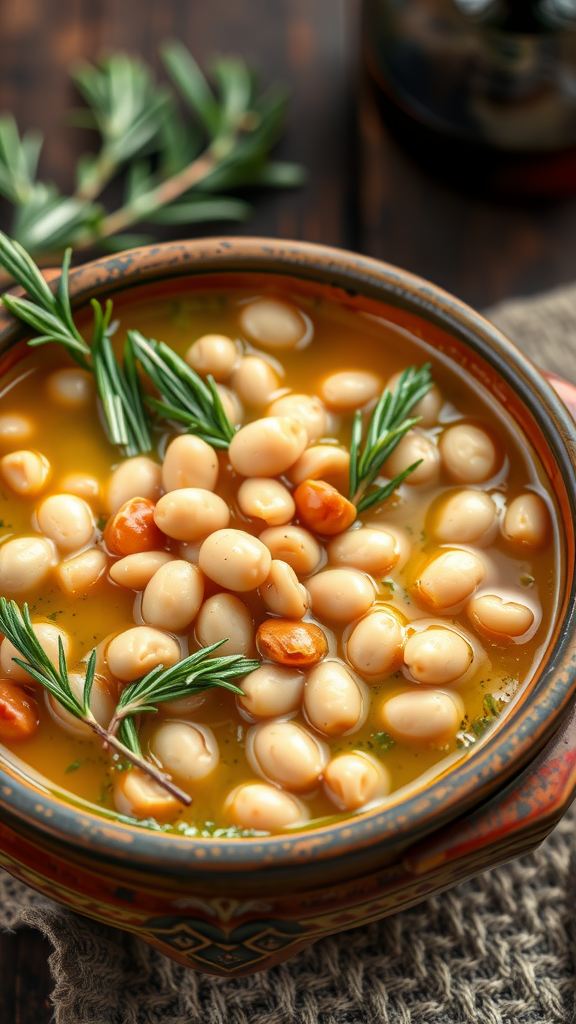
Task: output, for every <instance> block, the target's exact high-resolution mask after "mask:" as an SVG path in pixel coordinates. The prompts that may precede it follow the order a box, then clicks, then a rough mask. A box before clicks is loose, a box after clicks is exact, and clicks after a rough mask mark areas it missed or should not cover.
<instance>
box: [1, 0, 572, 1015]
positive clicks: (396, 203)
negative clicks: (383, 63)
mask: <svg viewBox="0 0 576 1024" xmlns="http://www.w3.org/2000/svg"><path fill="white" fill-rule="evenodd" d="M1 9H2V29H1V32H0V111H2V110H11V111H12V112H13V113H14V114H15V115H16V118H17V120H18V123H19V125H20V127H21V128H27V127H30V126H39V127H40V128H42V130H43V131H44V133H45V137H46V143H45V149H44V152H43V156H42V162H41V172H42V176H43V177H45V178H47V179H53V180H54V181H56V182H57V183H58V184H59V185H60V187H62V188H70V187H71V184H72V170H73V166H74V157H75V156H77V155H78V153H79V152H81V151H82V150H83V149H85V148H87V147H89V146H90V137H89V135H88V134H86V133H79V132H76V131H73V130H71V129H69V128H67V127H66V125H65V123H64V117H63V115H64V111H65V110H66V108H68V107H69V106H70V105H71V103H72V102H73V99H74V96H73V89H72V87H71V85H70V82H69V80H68V78H67V74H66V68H67V66H68V65H69V64H70V63H71V62H72V61H73V60H75V59H77V58H78V57H86V58H92V57H94V56H96V55H97V54H98V53H99V52H100V51H102V50H104V49H112V48H126V49H128V50H130V51H132V52H136V53H140V54H142V55H143V56H144V57H145V58H146V59H147V60H149V61H152V62H153V63H154V64H155V65H156V67H158V62H157V57H156V47H157V43H158V41H159V40H160V39H163V38H166V37H169V36H176V37H177V38H179V39H182V40H183V41H184V42H185V43H186V44H187V45H188V46H189V47H190V48H191V49H192V51H193V52H194V54H195V55H196V57H197V58H198V59H199V60H200V61H201V62H203V61H205V60H206V59H207V58H209V56H210V55H211V54H213V53H214V52H223V53H231V52H232V53H240V54H242V55H243V56H245V57H247V58H249V59H250V60H252V61H253V62H254V63H255V64H256V65H257V66H258V67H259V68H260V71H261V74H262V78H263V80H264V81H265V82H270V81H272V80H275V79H282V80H284V81H286V82H287V83H288V84H290V85H291V87H292V89H293V101H292V105H291V109H290V119H289V124H288V126H287V132H286V136H285V138H284V140H283V142H282V143H281V145H280V147H279V153H280V154H281V155H283V156H285V157H286V158H289V159H297V160H301V161H302V162H303V163H304V164H305V165H306V166H307V167H308V169H309V172H310V181H309V184H308V185H307V186H306V187H305V188H303V189H301V190H299V191H298V192H293V193H281V194H278V193H270V194H269V195H267V196H264V197H263V198H262V199H261V200H259V201H258V206H257V211H256V214H255V216H254V219H253V220H252V221H251V223H250V224H249V225H248V226H246V227H244V226H243V227H242V228H241V229H240V230H242V231H244V232H249V233H253V234H261V235H273V236H284V237H293V238H304V239H307V240H309V241H314V242H326V243H330V244H333V245H339V246H343V247H347V248H353V249H357V250H360V251H362V252H365V253H367V254H369V255H372V256H376V257H379V258H381V259H385V260H388V261H390V262H392V263H398V264H401V265H402V266H404V267H406V268H407V269H409V270H412V271H414V272H415V273H418V274H421V275H423V276H424V277H428V278H431V279H432V280H434V281H436V282H437V283H439V284H441V285H442V286H444V287H445V288H447V289H449V290H450V291H452V292H455V293H456V294H457V295H459V296H460V297H461V298H463V299H464V300H466V301H468V302H470V303H471V304H473V305H476V306H478V307H485V306H488V305H491V304H492V303H495V302H498V301H500V300H502V299H505V298H506V297H508V296H511V295H522V294H531V293H534V292H536V291H540V290H543V289H546V288H550V287H553V286H555V285H558V284H561V283H563V282H567V281H571V280H573V279H574V278H575V277H576V198H563V199H561V200H558V201H553V200H548V201H546V202H539V203H535V202H528V201H524V202H517V203H514V204H513V203H511V202H510V201H508V202H503V201H500V202H498V201H495V200H487V199H483V198H475V197H471V196H470V195H465V194H463V193H458V192H456V191H454V190H453V189H450V188H448V187H445V186H444V185H442V184H441V183H439V182H438V181H436V180H433V179H432V178H431V177H429V175H428V174H427V173H425V172H424V171H423V170H422V169H421V168H420V167H419V166H418V164H417V163H415V162H414V161H413V160H412V159H411V158H409V157H408V156H407V155H406V154H405V153H404V152H403V151H402V150H401V149H400V148H399V147H398V145H397V144H396V143H395V142H394V141H393V140H392V138H391V137H390V135H389V134H388V132H387V130H386V129H385V128H384V126H383V125H382V123H381V120H380V118H379V116H378V113H377V111H376V109H375V105H374V101H373V99H372V96H371V93H370V91H369V89H368V87H367V85H366V82H365V81H364V80H363V78H362V75H361V74H360V73H359V72H360V58H359V0H273V2H271V0H210V2H209V3H205V2H202V0H162V2H158V0H122V3H118V2H117V0H17V2H16V0H10V2H8V0H6V2H5V3H3V4H2V8H1ZM8 214H9V211H8V209H7V207H6V206H5V205H4V206H3V205H2V204H0V225H1V226H2V227H4V228H7V227H8V226H9V217H8ZM219 230H220V231H221V230H222V229H221V228H220V229H219ZM226 230H228V229H226ZM232 230H234V229H232ZM49 952H50V950H49V946H48V943H47V942H45V941H44V940H42V939H41V938H40V937H39V936H38V934H37V933H35V932H32V931H26V930H24V931H21V932H19V933H16V934H11V935H6V934H0V1024H13V1022H14V1024H44V1022H46V1021H48V1020H49V1019H50V1015H51V1010H50V1006H49V1001H48V994H49V992H50V989H51V979H50V974H49V970H48V964H47V960H48V955H49ZM79 1024H83V1022H79ZM102 1024H107V1022H102Z"/></svg>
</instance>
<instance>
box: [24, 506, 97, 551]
mask: <svg viewBox="0 0 576 1024" xmlns="http://www.w3.org/2000/svg"><path fill="white" fill-rule="evenodd" d="M37 519H38V526H39V527H40V529H41V530H42V533H44V534H45V535H46V537H49V538H50V540H52V541H54V543H55V545H56V547H57V548H58V549H59V550H60V551H64V552H71V551H78V550H79V549H80V548H83V547H85V546H86V544H89V543H90V541H91V540H92V539H93V538H94V529H95V523H94V517H93V515H92V510H91V508H90V506H89V505H88V504H87V503H86V502H85V501H83V499H82V498H77V497H76V496H75V495H74V494H52V495H51V496H50V497H49V498H45V499H44V501H43V502H42V504H41V505H40V507H39V509H38V511H37Z"/></svg>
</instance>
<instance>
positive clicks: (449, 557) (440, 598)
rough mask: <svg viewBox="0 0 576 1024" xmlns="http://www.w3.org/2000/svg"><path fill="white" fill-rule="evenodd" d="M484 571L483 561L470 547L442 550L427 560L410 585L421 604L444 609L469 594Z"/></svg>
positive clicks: (460, 601) (469, 595)
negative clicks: (430, 559)
mask: <svg viewBox="0 0 576 1024" xmlns="http://www.w3.org/2000/svg"><path fill="white" fill-rule="evenodd" d="M485 575H486V567H485V565H484V563H483V562H482V561H481V560H480V559H479V558H478V556H477V555H474V554H472V552H471V551H461V550H459V549H456V550H454V551H443V552H442V554H440V555H437V556H436V557H435V558H433V559H432V561H431V562H428V564H427V565H426V566H425V567H424V569H423V570H422V572H421V573H420V575H419V577H418V578H417V579H416V581H415V584H414V586H415V590H416V594H417V596H418V599H419V600H420V601H421V602H422V603H423V604H425V605H427V606H428V607H429V608H432V609H438V610H444V609H446V608H453V607H455V606H456V605H459V604H461V603H462V601H466V600H467V599H468V598H469V597H471V595H472V594H473V593H474V591H475V590H476V587H478V586H479V585H480V583H481V582H482V580H483V579H484V576H485Z"/></svg>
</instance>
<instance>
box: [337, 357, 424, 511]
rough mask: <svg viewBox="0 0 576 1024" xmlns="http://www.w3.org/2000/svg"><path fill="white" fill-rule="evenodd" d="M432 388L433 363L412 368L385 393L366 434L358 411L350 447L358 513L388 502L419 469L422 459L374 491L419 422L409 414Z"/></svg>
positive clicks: (351, 485)
mask: <svg viewBox="0 0 576 1024" xmlns="http://www.w3.org/2000/svg"><path fill="white" fill-rule="evenodd" d="M432 386H433V380H432V376H431V373H430V363H426V364H425V365H424V366H422V367H421V368H420V369H419V370H416V369H415V368H414V367H413V366H409V367H408V369H407V370H404V372H403V373H402V374H401V376H400V379H399V381H398V385H397V387H396V390H395V391H394V392H393V393H392V392H391V391H389V390H388V388H386V390H385V391H384V392H383V393H382V395H381V396H380V398H379V400H378V403H377V404H376V407H375V409H374V411H373V412H372V415H371V417H370V422H369V424H368V428H367V430H366V432H364V427H363V423H362V413H361V412H360V410H358V411H357V412H356V414H355V416H354V422H353V424H352V439H351V443H350V481H349V496H350V500H351V501H353V502H354V504H355V505H356V507H357V508H358V511H359V512H365V511H366V509H368V508H371V507H372V506H373V505H376V504H379V503H380V502H382V501H385V499H386V498H389V497H390V495H391V494H392V493H393V492H394V491H395V490H396V488H397V487H399V486H400V484H401V483H402V482H403V480H405V479H406V477H407V476H409V474H410V473H412V472H414V470H415V469H416V468H417V466H419V465H420V462H421V461H422V460H421V459H420V460H418V461H417V462H414V463H413V464H412V465H411V466H409V467H408V469H405V470H404V471H403V472H402V473H399V474H398V476H397V477H395V478H394V479H393V480H390V481H389V482H388V483H386V484H384V485H382V486H381V487H378V488H377V489H376V490H374V491H371V490H370V488H371V487H372V486H373V484H374V481H375V480H376V477H377V476H378V475H379V473H380V470H381V469H382V466H383V465H384V463H385V462H386V459H388V458H389V456H390V455H391V454H392V452H393V451H394V449H395V448H396V446H397V445H398V444H399V443H400V441H401V440H402V438H403V437H404V436H405V434H407V433H408V431H409V430H411V429H412V427H413V426H415V424H416V423H418V422H419V420H418V417H412V418H411V417H410V416H409V413H410V412H411V410H412V409H413V408H414V406H415V405H417V403H418V402H419V401H420V400H421V399H422V398H424V395H426V394H428V392H429V391H430V388H431V387H432Z"/></svg>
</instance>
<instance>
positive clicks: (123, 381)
mask: <svg viewBox="0 0 576 1024" xmlns="http://www.w3.org/2000/svg"><path fill="white" fill-rule="evenodd" d="M71 256H72V250H71V249H67V250H66V253H65V256H64V261H63V263H62V276H61V277H60V282H59V285H58V290H57V292H56V293H55V294H54V293H53V292H52V291H51V289H50V288H49V287H48V285H47V284H46V281H45V280H44V278H43V277H42V274H41V273H40V270H39V269H38V267H37V266H36V264H35V263H34V261H33V259H32V257H31V256H30V255H29V254H28V253H27V252H26V251H25V249H23V248H22V246H21V245H20V244H19V243H18V242H15V241H13V240H12V239H10V238H8V236H7V235H5V234H4V233H3V232H2V231H0V266H2V267H4V269H5V270H7V271H8V273H9V274H11V276H12V277H13V278H14V280H15V281H17V283H18V284H19V285H20V286H21V288H23V289H24V291H25V292H26V295H27V298H20V297H19V296H16V295H10V294H9V293H7V294H6V295H3V296H2V303H3V304H4V306H5V307H6V309H8V310H9V311H10V312H11V313H12V315H13V316H16V317H18V319H19V320H23V321H24V323H26V324H28V326H29V327H31V328H32V330H33V331H34V334H35V336H34V337H33V338H32V340H31V341H29V342H28V344H29V345H30V346H31V347H32V348H34V347H35V346H37V345H45V344H47V343H48V342H51V341H54V342H57V343H58V344H60V345H63V347H64V348H65V349H66V350H67V351H68V352H69V354H70V355H71V356H72V358H73V359H74V360H75V361H76V362H77V363H78V364H79V365H80V366H81V367H82V368H83V369H85V370H89V371H91V372H92V373H93V375H94V378H95V380H96V387H97V390H98V394H99V396H100V401H101V402H102V408H103V410H104V417H105V421H106V429H107V433H108V437H109V440H110V441H111V443H112V444H116V445H119V446H120V447H121V448H122V449H123V450H124V452H125V454H126V455H139V454H144V453H145V452H148V451H150V449H151V447H152V442H151V440H150V434H149V430H148V424H147V419H146V412H145V409H144V404H143V399H142V392H141V388H140V383H139V380H138V374H137V372H136V365H135V361H134V355H133V352H132V346H131V343H130V341H127V342H126V345H125V348H124V365H123V366H122V367H120V364H119V363H118V361H117V359H116V356H115V355H114V352H113V349H112V344H111V342H110V335H109V330H110V318H111V316H112V303H111V302H110V301H108V302H107V303H106V308H105V310H104V309H103V308H102V306H101V305H100V303H99V302H97V301H96V299H92V303H91V304H92V309H93V311H94V324H93V329H92V345H91V346H90V345H88V344H87V343H86V342H85V341H84V338H83V337H82V335H81V334H80V332H79V331H78V328H77V327H76V325H75V323H74V318H73V316H72V309H71V306H70V295H69V291H68V270H69V267H70V259H71Z"/></svg>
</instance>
